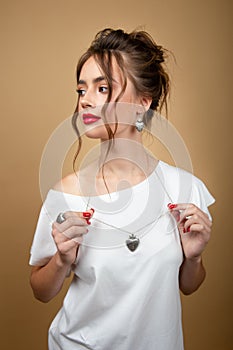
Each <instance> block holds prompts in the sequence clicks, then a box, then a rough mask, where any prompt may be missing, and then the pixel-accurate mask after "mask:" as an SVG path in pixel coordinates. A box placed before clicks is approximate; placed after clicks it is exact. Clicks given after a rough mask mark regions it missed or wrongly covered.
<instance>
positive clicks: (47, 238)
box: [29, 190, 86, 266]
mask: <svg viewBox="0 0 233 350" xmlns="http://www.w3.org/2000/svg"><path fill="white" fill-rule="evenodd" d="M85 207H86V204H85V202H84V201H83V200H82V199H81V197H78V196H73V195H68V194H65V193H62V192H58V191H54V190H50V191H49V192H48V194H47V197H46V199H45V201H44V203H43V205H42V208H41V211H40V214H39V218H38V222H37V226H36V230H35V234H34V238H33V242H32V246H31V250H30V259H29V264H30V265H33V266H44V265H46V264H47V263H48V261H49V260H50V259H51V258H52V257H53V255H54V254H55V253H56V251H57V247H56V244H55V242H54V239H53V236H52V224H53V222H54V221H56V218H57V216H58V214H59V213H63V212H66V211H83V210H85Z"/></svg>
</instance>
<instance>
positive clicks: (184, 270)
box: [169, 203, 212, 295]
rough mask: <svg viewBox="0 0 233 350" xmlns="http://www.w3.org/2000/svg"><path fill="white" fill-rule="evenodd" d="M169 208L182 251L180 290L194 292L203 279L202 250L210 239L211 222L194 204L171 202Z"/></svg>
mask: <svg viewBox="0 0 233 350" xmlns="http://www.w3.org/2000/svg"><path fill="white" fill-rule="evenodd" d="M169 209H170V210H171V213H172V214H173V215H174V217H175V218H176V220H177V222H178V228H179V232H180V238H181V244H182V248H183V253H184V261H183V263H182V265H181V267H180V273H179V283H180V290H181V291H182V292H183V293H184V294H186V295H188V294H191V293H193V292H195V291H196V290H197V289H198V288H199V287H200V285H201V284H202V282H203V281H204V279H205V275H206V272H205V268H204V266H203V263H202V252H203V251H204V249H205V247H206V245H207V243H208V241H209V239H210V233H211V226H212V222H211V221H210V219H209V217H208V215H207V214H206V213H204V212H203V211H202V210H201V209H199V208H198V207H197V206H195V205H194V204H187V203H185V204H172V205H170V206H169Z"/></svg>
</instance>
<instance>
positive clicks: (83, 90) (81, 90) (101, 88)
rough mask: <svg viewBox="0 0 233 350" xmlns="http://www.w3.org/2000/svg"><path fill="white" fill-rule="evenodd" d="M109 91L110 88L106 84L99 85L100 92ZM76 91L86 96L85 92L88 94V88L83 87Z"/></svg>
mask: <svg viewBox="0 0 233 350" xmlns="http://www.w3.org/2000/svg"><path fill="white" fill-rule="evenodd" d="M108 91H109V89H108V87H107V86H106V85H104V86H99V87H98V92H100V93H102V94H107V93H108ZM76 92H77V94H78V95H79V96H85V94H86V90H85V89H83V88H79V89H77V90H76Z"/></svg>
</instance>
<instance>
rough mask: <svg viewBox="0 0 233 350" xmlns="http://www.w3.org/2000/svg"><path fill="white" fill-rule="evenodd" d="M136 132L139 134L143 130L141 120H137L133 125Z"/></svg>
mask: <svg viewBox="0 0 233 350" xmlns="http://www.w3.org/2000/svg"><path fill="white" fill-rule="evenodd" d="M135 126H136V129H137V131H139V132H141V131H142V130H143V128H144V126H145V125H144V122H143V121H142V120H137V121H136V123H135Z"/></svg>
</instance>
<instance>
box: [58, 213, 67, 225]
mask: <svg viewBox="0 0 233 350" xmlns="http://www.w3.org/2000/svg"><path fill="white" fill-rule="evenodd" d="M56 221H57V222H58V223H59V224H62V223H63V222H64V221H66V218H65V216H64V213H60V214H58V216H57V220H56Z"/></svg>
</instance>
